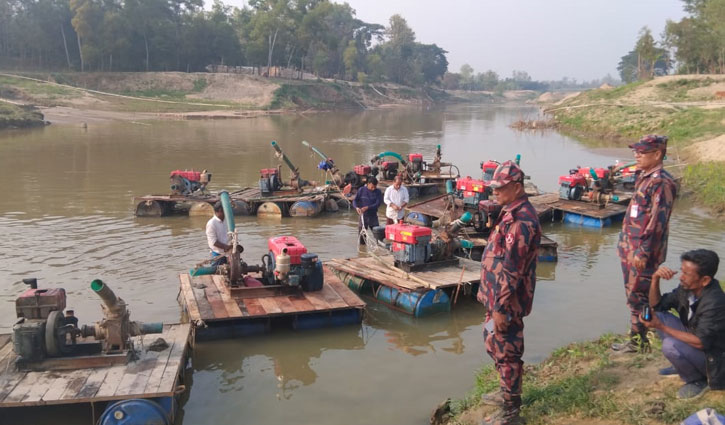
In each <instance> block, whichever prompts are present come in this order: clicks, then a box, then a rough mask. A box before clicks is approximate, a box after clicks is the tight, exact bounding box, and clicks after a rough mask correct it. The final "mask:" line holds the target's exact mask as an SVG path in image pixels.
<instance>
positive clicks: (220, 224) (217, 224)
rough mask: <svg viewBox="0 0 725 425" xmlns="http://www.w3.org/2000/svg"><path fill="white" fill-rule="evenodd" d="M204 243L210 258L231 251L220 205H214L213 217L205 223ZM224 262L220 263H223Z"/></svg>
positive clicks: (218, 203) (219, 203)
mask: <svg viewBox="0 0 725 425" xmlns="http://www.w3.org/2000/svg"><path fill="white" fill-rule="evenodd" d="M206 241H207V243H208V244H209V249H211V256H212V258H214V257H218V256H220V255H224V251H229V250H230V249H232V247H231V245H229V233H228V229H227V223H225V222H224V209H223V208H222V203H221V202H217V203H216V204H214V217H212V218H211V219H209V221H207V222H206ZM223 262H224V261H221V263H223Z"/></svg>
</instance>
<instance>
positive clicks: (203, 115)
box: [39, 106, 300, 125]
mask: <svg viewBox="0 0 725 425" xmlns="http://www.w3.org/2000/svg"><path fill="white" fill-rule="evenodd" d="M39 109H40V111H41V112H42V113H43V115H44V116H45V120H46V121H49V122H50V123H51V124H66V125H82V124H88V123H100V122H105V121H144V120H214V119H243V118H256V117H263V116H270V115H282V114H295V113H300V112H297V111H294V110H237V111H233V110H228V109H227V110H219V111H200V112H119V111H103V110H97V109H83V108H71V107H68V106H54V107H51V108H39Z"/></svg>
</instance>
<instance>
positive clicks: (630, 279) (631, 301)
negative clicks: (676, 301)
mask: <svg viewBox="0 0 725 425" xmlns="http://www.w3.org/2000/svg"><path fill="white" fill-rule="evenodd" d="M633 260H634V258H633V255H632V254H631V253H628V254H627V255H626V257H622V256H620V261H621V263H622V275H623V276H624V292H625V294H626V296H627V307H629V313H630V314H629V321H630V336H635V335H640V336H641V337H645V335H647V328H646V327H645V326H644V325H643V324H642V322H640V321H639V314H640V313H641V312H642V306H644V305H645V304H647V303H649V287H650V284H651V283H652V274H654V272H655V269H654V268H650V267H648V268H646V269H644V270H643V271H641V272H640V271H637V269H636V268H635V267H634V261H633ZM648 266H649V265H648Z"/></svg>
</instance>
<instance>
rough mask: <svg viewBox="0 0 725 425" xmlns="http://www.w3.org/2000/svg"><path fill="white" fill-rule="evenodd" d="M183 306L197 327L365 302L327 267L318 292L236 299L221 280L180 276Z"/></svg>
mask: <svg viewBox="0 0 725 425" xmlns="http://www.w3.org/2000/svg"><path fill="white" fill-rule="evenodd" d="M179 281H180V283H181V295H182V299H183V304H184V306H185V308H186V311H187V313H188V315H189V319H190V320H191V321H192V322H194V323H201V322H204V323H207V322H215V321H227V320H232V319H233V320H238V319H242V320H243V319H259V318H269V317H279V316H291V315H297V314H306V313H323V312H330V311H337V310H349V309H363V308H365V302H364V301H363V300H361V299H360V298H359V297H358V296H357V295H356V294H355V293H354V292H352V291H351V290H350V289H348V287H347V286H345V285H344V284H343V283H342V282H341V281H340V279H338V278H337V276H335V275H334V273H332V271H331V270H329V269H327V267H325V284H324V285H323V286H322V290H320V291H315V292H301V291H300V292H296V293H293V294H270V295H269V296H262V297H258V298H235V297H233V296H232V294H231V291H230V290H229V288H228V287H227V286H226V283H225V282H224V277H222V276H196V277H190V276H189V275H188V274H187V273H184V274H180V275H179Z"/></svg>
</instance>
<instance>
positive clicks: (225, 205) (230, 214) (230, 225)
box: [219, 190, 236, 233]
mask: <svg viewBox="0 0 725 425" xmlns="http://www.w3.org/2000/svg"><path fill="white" fill-rule="evenodd" d="M219 200H220V201H221V203H222V209H223V210H224V221H225V222H226V223H227V230H229V231H230V232H232V233H233V232H234V229H235V228H236V225H235V224H234V209H233V208H232V198H230V197H229V192H227V191H226V190H222V191H221V192H219Z"/></svg>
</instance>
